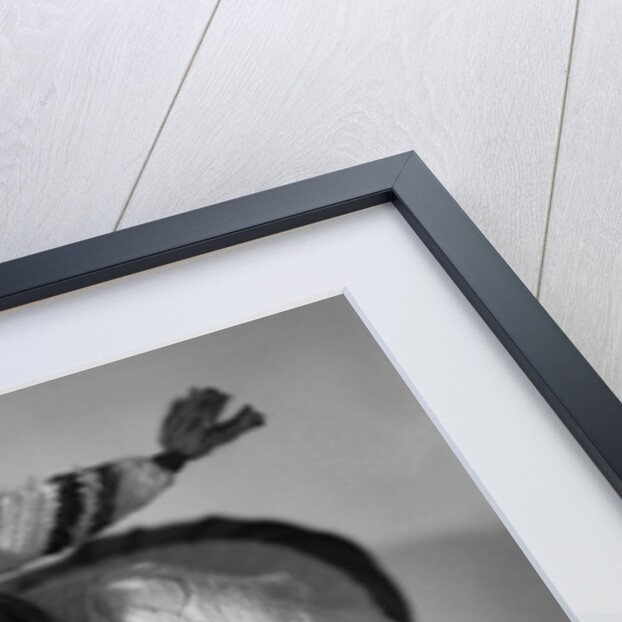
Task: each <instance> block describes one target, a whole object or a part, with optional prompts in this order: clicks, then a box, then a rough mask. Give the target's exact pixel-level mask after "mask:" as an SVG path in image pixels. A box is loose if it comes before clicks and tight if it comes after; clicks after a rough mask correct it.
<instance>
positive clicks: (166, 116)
mask: <svg viewBox="0 0 622 622" xmlns="http://www.w3.org/2000/svg"><path fill="white" fill-rule="evenodd" d="M220 3H221V0H217V1H216V4H215V5H214V10H213V11H212V13H211V15H210V16H209V18H208V20H207V23H206V24H205V28H203V32H202V33H201V36H200V37H199V41H198V43H197V44H196V46H195V48H194V50H193V52H192V55H191V56H190V61H189V62H188V65H187V66H186V69H185V70H184V73H183V75H182V77H181V80H180V82H179V84H178V86H177V89H176V90H175V94H174V95H173V98H172V99H171V102H170V104H169V105H168V108H167V110H166V113H165V114H164V118H163V119H162V122H161V123H160V126H159V127H158V131H157V132H156V135H155V138H154V139H153V142H152V143H151V147H149V150H148V151H147V155H146V157H145V160H144V162H143V164H142V166H141V167H140V170H139V171H138V175H137V177H136V179H135V180H134V183H133V184H132V188H131V190H130V193H129V195H128V197H127V200H126V201H125V204H124V205H123V208H122V209H121V213H120V214H119V217H118V218H117V220H116V222H115V225H114V228H113V231H117V230H118V229H119V226H120V225H121V222H122V221H123V218H124V216H125V214H126V212H127V209H128V207H129V205H130V202H131V200H132V197H133V196H134V193H135V192H136V188H137V187H138V184H139V183H140V180H141V179H142V176H143V173H144V172H145V169H146V168H147V164H148V163H149V160H150V159H151V156H152V154H153V152H154V150H155V147H156V145H157V143H158V140H159V139H160V136H161V134H162V131H163V130H164V126H165V125H166V123H167V122H168V119H169V117H170V115H171V112H172V110H173V107H174V106H175V103H176V102H177V98H178V97H179V93H180V92H181V89H182V87H183V85H184V83H185V82H186V78H187V77H188V74H189V73H190V69H191V68H192V65H193V64H194V60H195V58H196V57H197V54H198V53H199V50H200V49H201V46H202V45H203V41H204V40H205V36H206V35H207V31H208V30H209V27H210V26H211V24H212V21H213V20H214V16H215V15H216V11H218V7H219V6H220Z"/></svg>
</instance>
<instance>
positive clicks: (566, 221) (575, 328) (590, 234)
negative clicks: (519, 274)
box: [540, 0, 622, 398]
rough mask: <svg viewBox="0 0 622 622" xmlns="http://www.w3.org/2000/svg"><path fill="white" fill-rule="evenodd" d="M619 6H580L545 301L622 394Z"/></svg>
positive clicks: (545, 272)
mask: <svg viewBox="0 0 622 622" xmlns="http://www.w3.org/2000/svg"><path fill="white" fill-rule="evenodd" d="M621 32H622V5H621V4H620V3H619V2H615V1H614V0H606V1H605V0H603V1H601V2H582V3H581V4H580V7H579V14H578V20H577V32H576V36H575V45H574V51H573V57H572V64H571V70H570V80H569V84H568V96H567V103H566V113H565V122H564V127H563V131H562V137H561V143H560V154H559V161H558V167H557V175H556V182H555V189H554V194H553V202H552V205H551V219H550V225H549V235H548V239H547V244H546V252H545V256H544V267H543V273H542V285H541V295H540V299H541V302H542V303H543V305H544V306H545V308H546V309H547V310H548V311H549V313H551V315H552V316H553V317H554V319H555V320H556V322H557V323H558V324H559V325H560V326H561V328H562V329H563V330H564V331H565V332H566V333H567V334H568V336H569V337H570V338H571V339H572V340H573V341H574V343H575V345H576V346H577V347H578V348H579V349H580V350H581V351H582V353H583V354H584V355H585V356H586V358H587V359H588V360H589V361H590V363H591V364H592V365H593V366H594V367H595V368H596V370H597V371H598V373H599V374H600V375H601V376H602V378H603V379H604V380H605V382H607V383H608V384H609V386H610V387H611V389H612V390H613V391H614V393H616V395H617V396H618V397H620V398H622V125H621V124H620V109H621V108H622V71H621V69H622V47H621V46H620V33H621Z"/></svg>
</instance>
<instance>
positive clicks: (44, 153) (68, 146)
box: [0, 0, 215, 261]
mask: <svg viewBox="0 0 622 622" xmlns="http://www.w3.org/2000/svg"><path fill="white" fill-rule="evenodd" d="M214 4H215V0H183V2H180V3H173V2H166V1H164V0H128V1H126V2H99V1H97V0H81V1H80V2H76V1H74V0H64V1H63V0H53V1H47V2H32V1H23V0H6V1H4V2H2V3H0V261H2V260H7V259H10V258H14V257H17V256H20V255H26V254H29V253H32V252H35V251H39V250H43V249H46V248H50V247H53V246H58V245H61V244H66V243H69V242H72V241H75V240H78V239H81V238H86V237H90V236H93V235H96V234H99V233H105V232H108V231H111V230H112V229H113V228H114V225H115V223H116V220H117V218H118V217H119V215H120V213H121V210H122V209H123V206H124V205H125V202H126V200H127V198H128V196H129V194H130V191H131V188H132V186H133V184H134V181H135V179H136V177H137V175H138V173H139V171H140V169H141V167H142V165H143V163H144V161H145V158H146V156H147V153H148V151H149V149H150V147H151V145H152V143H153V141H154V139H155V136H156V134H157V131H158V129H159V127H160V124H161V123H162V120H163V118H164V116H165V114H166V112H167V109H168V107H169V105H170V103H171V100H172V99H173V97H174V95H175V92H176V90H177V88H178V85H179V83H180V81H181V79H182V77H183V75H184V72H185V70H186V68H187V66H188V63H189V61H190V59H191V57H192V54H193V52H194V51H195V49H196V46H197V45H198V43H199V41H200V39H201V35H202V33H203V31H204V29H205V26H206V24H207V22H208V19H209V17H210V15H211V11H212V10H213V7H214Z"/></svg>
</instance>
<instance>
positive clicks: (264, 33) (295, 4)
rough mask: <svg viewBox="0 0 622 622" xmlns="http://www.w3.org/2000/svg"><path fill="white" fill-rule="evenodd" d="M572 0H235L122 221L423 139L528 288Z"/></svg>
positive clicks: (223, 11)
mask: <svg viewBox="0 0 622 622" xmlns="http://www.w3.org/2000/svg"><path fill="white" fill-rule="evenodd" d="M573 13H574V2H573V0H554V1H553V2H547V3H543V2H536V1H531V2H523V3H517V2H509V1H502V2H499V1H498V0H489V1H486V2H481V1H478V2H475V1H473V2H455V1H450V0H442V1H439V0H425V1H418V2H413V1H412V0H395V1H393V2H386V1H385V0H364V1H361V0H344V1H342V2H338V3H336V2H332V1H331V0H318V1H316V2H307V1H305V0H292V1H290V2H287V3H283V2H280V1H279V0H259V1H257V2H252V3H249V2H245V1H244V0H223V2H222V4H221V6H220V7H219V9H218V12H217V13H216V16H215V18H214V21H213V23H212V25H211V26H210V29H209V31H208V34H207V37H206V39H205V41H204V43H203V45H202V47H201V49H200V51H199V53H198V55H197V57H196V59H195V62H194V64H193V66H192V68H191V70H190V72H189V74H188V78H187V80H186V82H185V84H184V86H183V89H182V90H181V92H180V95H179V98H178V100H177V102H176V105H175V107H174V109H173V111H172V113H171V116H170V118H169V120H168V122H167V124H166V126H165V128H164V130H163V132H162V134H161V136H160V139H159V141H158V143H157V145H156V148H155V150H154V152H153V154H152V157H151V159H150V161H149V163H148V165H147V167H146V169H145V171H144V174H143V175H142V178H141V179H140V181H139V183H138V186H137V189H136V192H135V194H134V195H133V197H132V199H131V201H130V203H129V206H128V210H127V211H126V213H125V215H124V218H123V219H122V222H121V225H122V226H123V227H128V226H130V225H134V224H137V223H141V222H145V221H149V220H152V219H155V218H160V217H162V216H167V215H170V214H173V213H177V212H180V211H184V210H189V209H192V208H196V207H201V206H203V205H206V204H210V203H214V202H217V201H221V200H225V199H229V198H233V197H235V196H240V195H243V194H247V193H249V192H255V191H258V190H262V189H266V188H269V187H273V186H276V185H279V184H283V183H287V182H290V181H295V180H298V179H301V178H304V177H308V176H311V175H318V174H321V173H324V172H327V171H330V170H334V169H338V168H342V167H346V166H351V165H354V164H358V163H361V162H365V161H367V160H371V159H374V158H379V157H383V156H386V155H390V154H393V153H398V152H401V151H405V150H409V149H415V150H416V151H417V152H418V153H419V155H420V156H421V157H422V158H423V159H424V160H425V161H426V163H427V164H428V165H429V166H430V168H431V169H432V170H433V171H434V173H435V174H436V175H437V176H438V177H439V179H440V180H441V181H442V182H443V183H444V184H445V185H446V187H447V188H448V190H449V191H450V192H451V193H452V194H453V196H454V197H455V198H456V199H457V200H458V202H459V203H460V205H461V206H462V207H463V208H464V209H465V210H466V211H467V212H468V213H469V215H470V216H471V217H472V218H473V219H474V220H475V222H476V223H477V224H478V226H480V228H481V229H482V230H483V231H484V233H485V234H486V235H487V236H488V237H489V239H490V240H491V241H492V242H493V244H495V246H496V247H497V248H498V249H499V250H500V252H501V253H502V254H503V255H504V257H505V258H506V259H507V260H508V261H509V263H510V264H511V266H512V267H513V268H514V269H515V270H516V271H517V273H518V274H519V276H520V277H521V278H522V279H523V280H524V282H525V283H526V284H527V285H528V286H529V287H532V288H533V287H534V285H535V282H536V280H537V274H538V271H539V262H540V253H541V245H542V241H543V237H542V236H543V229H544V222H545V214H546V208H547V201H548V195H549V190H550V183H551V175H552V167H553V161H554V156H555V147H556V139H557V130H558V123H559V115H560V109H561V101H562V94H563V88H564V75H565V69H566V64H567V59H568V51H569V45H570V38H571V31H572V22H573Z"/></svg>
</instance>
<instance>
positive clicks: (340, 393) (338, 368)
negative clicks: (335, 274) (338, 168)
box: [0, 296, 568, 622]
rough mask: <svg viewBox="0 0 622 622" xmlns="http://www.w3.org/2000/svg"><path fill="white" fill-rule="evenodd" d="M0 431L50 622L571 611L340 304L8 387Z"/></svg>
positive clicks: (411, 617) (5, 514) (11, 576)
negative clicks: (13, 389) (559, 601)
mask: <svg viewBox="0 0 622 622" xmlns="http://www.w3.org/2000/svg"><path fill="white" fill-rule="evenodd" d="M34 430H36V431H37V434H36V436H33V431H34ZM0 437H1V438H2V439H3V451H2V456H1V458H0V472H1V473H2V477H3V480H4V481H3V485H4V486H9V489H8V490H7V491H6V492H4V494H3V496H1V497H0V511H1V513H0V543H1V548H0V569H1V570H2V571H3V572H4V573H6V577H7V579H6V581H3V580H0V585H2V586H3V588H2V592H3V593H7V594H9V595H11V597H15V598H19V600H20V601H23V602H24V603H28V604H32V605H34V606H36V607H37V608H38V609H40V610H41V612H42V613H41V619H49V620H63V621H65V622H82V621H87V620H88V621H89V622H90V621H94V622H104V621H105V622H134V621H142V620H154V621H159V620H183V621H184V622H199V621H207V620H210V621H211V620H214V621H216V620H218V621H221V620H222V621H223V622H225V621H226V622H229V621H231V622H238V621H243V620H258V621H259V620H261V621H262V622H263V621H264V620H265V621H266V622H268V621H270V622H276V621H278V622H281V621H282V622H290V621H294V620H305V621H306V620H309V621H313V622H320V621H333V620H334V621H344V622H345V621H348V622H358V621H360V622H363V621H369V622H426V621H435V622H450V621H452V620H457V619H459V620H461V621H469V622H471V621H472V622H485V621H490V622H493V621H497V620H505V621H507V622H514V621H516V622H518V621H519V620H542V621H545V620H546V621H551V622H552V621H557V620H559V621H561V620H567V619H568V618H567V617H566V616H565V614H564V613H563V611H562V610H561V609H560V607H559V605H558V604H557V603H556V602H555V599H554V598H553V597H552V596H551V594H550V592H549V591H548V589H547V588H546V586H545V585H544V583H543V582H542V581H541V579H540V578H539V577H538V575H537V573H536V572H535V571H534V569H533V568H532V567H531V565H530V563H529V562H528V560H527V559H526V557H525V556H524V554H523V553H522V551H521V550H520V548H519V547H518V546H517V544H516V543H515V542H514V540H513V539H512V537H511V535H510V534H509V533H508V532H507V530H506V529H505V527H504V526H503V524H502V523H501V521H500V520H499V519H498V517H497V516H496V515H495V513H494V511H493V510H492V509H491V508H490V506H489V505H488V503H487V502H486V500H485V499H484V497H483V496H482V494H481V493H480V492H479V490H478V489H477V487H476V486H475V484H474V482H473V481H472V480H471V478H470V477H469V475H468V474H467V473H466V471H465V470H464V468H463V467H462V465H461V464H460V462H459V461H458V459H457V458H456V456H455V455H453V452H452V451H451V449H450V448H449V446H448V445H447V443H446V442H445V440H444V439H443V437H442V436H441V434H440V433H439V431H438V430H437V429H436V428H435V426H434V425H433V423H432V422H431V421H430V420H429V418H428V417H427V415H426V413H425V412H424V410H423V409H422V407H421V406H420V405H419V403H418V402H417V400H416V399H415V398H414V396H413V395H412V394H411V392H410V391H409V390H408V388H407V387H406V385H405V384H404V383H403V381H402V380H401V378H400V377H399V375H398V374H397V372H396V371H395V370H394V369H393V368H392V365H391V364H390V362H389V361H388V360H387V359H386V357H385V356H384V354H383V352H382V351H381V349H380V348H379V346H378V345H377V344H376V343H375V341H374V339H373V337H372V336H371V335H370V334H369V332H368V331H367V329H366V327H365V326H364V324H363V323H362V322H361V320H360V319H359V318H358V316H357V315H356V313H355V312H354V310H353V309H352V307H351V306H350V305H349V303H348V302H347V300H346V299H345V298H344V297H343V296H338V297H334V298H329V299H327V300H325V301H321V302H318V303H315V304H311V305H306V306H303V307H300V308H297V309H293V310H290V311H286V312H284V313H280V314H276V315H274V316H270V317H266V318H263V319H260V320H256V321H254V322H249V323H247V324H242V325H239V326H236V327H233V328H230V329H227V330H224V331H220V332H217V333H213V334H211V335H207V336H205V337H199V338H196V339H192V340H188V341H184V342H181V343H178V344H175V345H172V346H168V347H166V348H162V349H158V350H155V351H152V352H147V353H145V354H141V355H139V356H135V357H130V358H127V359H125V360H120V361H117V362H115V363H110V364H108V365H104V366H101V367H96V368H93V369H90V370H86V371H83V372H80V373H77V374H74V375H70V376H66V377H64V378H60V379H58V380H54V381H51V382H46V383H43V384H40V385H37V386H33V387H30V388H28V389H24V390H21V391H17V392H15V393H11V394H8V395H4V396H2V397H0ZM137 529H139V531H136V530H137ZM76 549H77V550H76ZM1 576H2V575H0V577H1ZM0 602H2V598H1V597H0ZM155 608H157V609H158V612H157V613H156V611H155ZM46 616H47V617H46ZM11 619H12V618H11ZM24 619H30V618H24Z"/></svg>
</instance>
